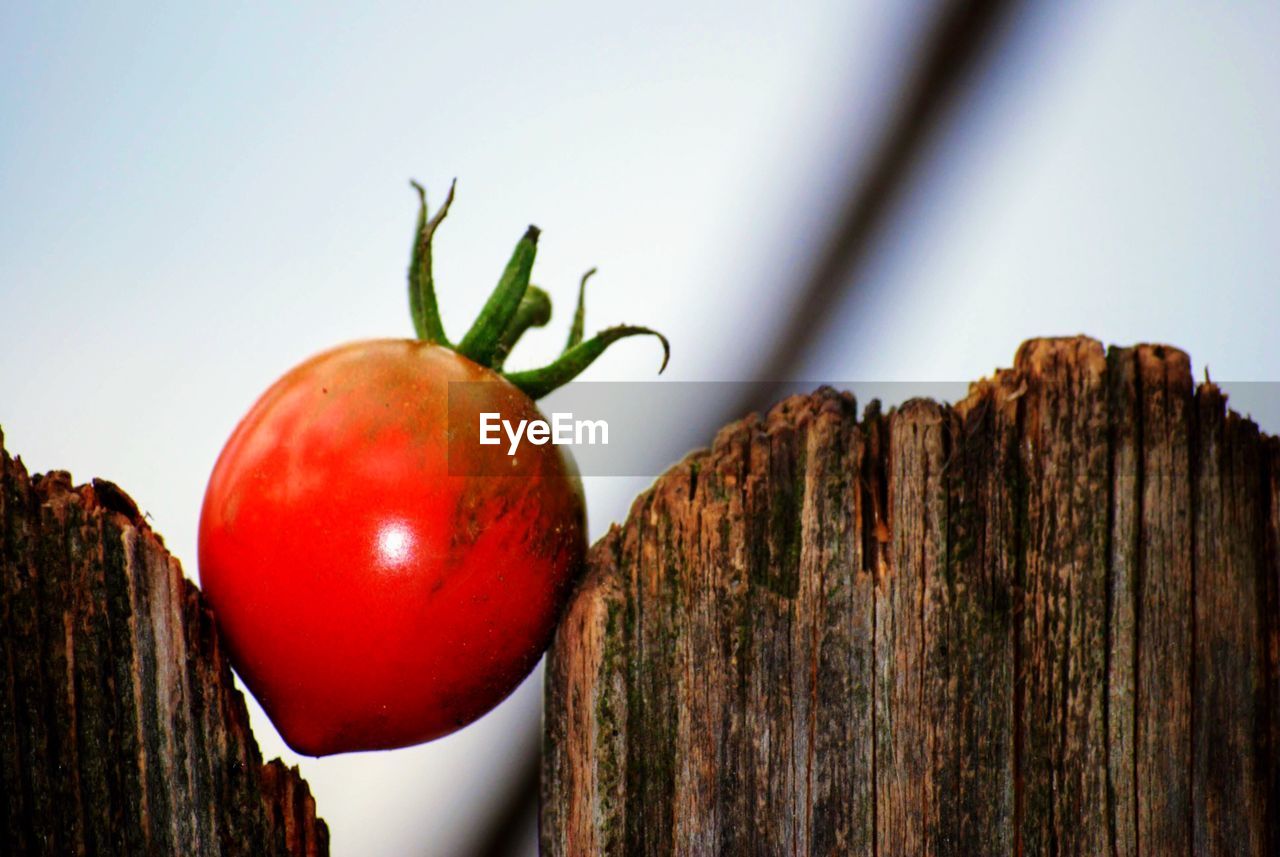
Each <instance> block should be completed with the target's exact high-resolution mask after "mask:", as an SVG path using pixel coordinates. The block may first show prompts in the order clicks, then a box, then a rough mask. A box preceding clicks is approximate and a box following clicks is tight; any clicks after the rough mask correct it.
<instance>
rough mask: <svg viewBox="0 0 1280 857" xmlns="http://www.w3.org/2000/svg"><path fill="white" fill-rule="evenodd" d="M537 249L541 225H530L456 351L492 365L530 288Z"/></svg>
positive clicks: (473, 359)
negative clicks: (504, 335)
mask: <svg viewBox="0 0 1280 857" xmlns="http://www.w3.org/2000/svg"><path fill="white" fill-rule="evenodd" d="M537 252H538V227H536V226H530V227H529V230H528V231H527V232H525V234H524V237H523V238H521V239H520V242H519V243H518V244H516V249H515V251H514V252H513V253H512V254H511V261H510V262H508V263H507V267H506V270H504V271H503V272H502V278H501V279H500V280H498V286H497V288H495V289H494V290H493V294H492V295H490V296H489V300H488V301H487V302H486V303H485V305H484V309H482V310H480V315H479V317H478V318H477V319H476V321H475V324H473V325H471V329H470V330H468V331H467V335H466V336H464V337H462V341H461V342H459V343H458V347H457V352H458V353H459V354H461V355H462V356H463V357H466V358H468V359H470V360H472V361H474V362H476V363H479V364H480V365H481V366H489V365H491V362H492V360H493V352H494V349H495V348H497V347H498V340H499V339H500V338H501V337H502V334H503V331H505V330H506V329H507V326H508V325H509V324H511V319H512V318H513V317H514V316H515V314H516V310H517V309H519V307H520V301H521V299H522V298H523V297H524V293H525V291H526V290H527V289H528V288H529V274H530V272H531V271H532V270H533V259H534V256H536V255H537Z"/></svg>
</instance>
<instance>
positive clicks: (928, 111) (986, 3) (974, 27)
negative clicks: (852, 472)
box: [470, 0, 1020, 857]
mask: <svg viewBox="0 0 1280 857" xmlns="http://www.w3.org/2000/svg"><path fill="white" fill-rule="evenodd" d="M1019 5H1020V3H1019V2H1018V0H945V2H942V3H940V4H939V6H938V13H937V18H936V20H935V23H934V24H933V26H932V27H931V28H930V30H929V33H928V35H927V36H926V37H925V39H924V41H923V42H922V44H921V47H920V50H919V52H918V54H917V60H916V62H915V63H914V64H913V66H912V69H911V71H910V73H909V74H908V75H907V77H906V79H905V81H904V83H903V86H902V89H901V91H900V94H899V96H898V97H897V99H896V100H895V103H897V104H898V105H900V108H899V109H898V111H897V112H896V113H895V114H894V116H893V118H892V119H891V120H890V122H889V123H888V125H887V126H886V127H885V129H884V131H883V133H882V134H881V135H880V138H879V141H878V143H877V145H876V147H875V149H873V151H872V154H871V155H870V157H869V158H868V159H867V160H866V162H865V164H864V166H863V168H862V169H861V170H859V171H858V172H856V173H855V174H854V176H853V177H852V180H851V181H850V183H849V189H848V192H847V194H846V196H845V200H846V201H845V204H844V205H843V206H842V208H841V209H840V212H839V214H838V216H837V220H836V226H835V228H834V229H833V230H832V234H831V237H830V239H829V240H828V242H827V245H826V247H825V249H824V250H823V252H822V253H821V254H820V256H819V258H818V261H817V264H815V265H814V267H813V268H812V270H811V271H810V272H809V273H808V275H807V276H806V278H805V279H804V280H803V281H802V282H801V284H800V287H799V290H798V291H799V292H800V297H799V298H798V299H797V300H796V301H795V302H794V303H793V305H792V308H791V311H790V313H789V314H788V316H787V317H786V319H785V321H784V323H783V325H782V327H781V333H780V334H779V335H778V336H777V337H776V338H775V339H774V342H773V345H772V346H771V348H770V349H769V351H768V352H767V354H766V356H765V359H764V360H763V361H762V362H761V364H760V368H759V370H758V372H757V375H758V377H761V378H767V379H778V381H777V382H775V383H774V384H772V385H770V384H764V385H753V388H752V394H751V396H750V399H744V400H743V401H739V402H737V403H735V407H733V408H730V409H729V410H728V412H727V413H726V414H725V415H724V416H725V418H726V419H731V418H734V417H737V416H740V415H741V414H744V413H747V412H748V411H750V410H752V409H755V408H759V407H761V406H763V405H766V404H768V402H769V401H770V397H771V396H772V395H773V394H774V393H776V391H777V389H778V388H779V387H780V386H781V384H780V382H781V380H782V379H785V378H787V377H788V376H789V375H790V374H791V373H792V372H794V371H795V370H796V369H797V368H799V367H800V365H801V363H802V361H803V360H804V358H805V356H806V355H807V354H808V352H809V349H810V348H811V347H812V343H813V342H814V341H816V339H817V338H818V337H817V335H816V334H817V333H818V332H819V331H820V330H821V328H822V327H823V326H824V325H825V323H826V322H827V320H828V319H829V317H830V314H831V312H832V310H833V308H834V307H835V305H836V304H837V303H839V301H840V300H842V299H843V298H844V297H845V295H846V294H848V293H849V292H851V291H853V290H855V289H856V288H857V287H858V285H859V278H858V276H857V275H858V271H859V268H860V266H861V265H862V263H863V262H865V260H866V259H867V258H868V256H869V255H870V251H871V250H872V249H874V245H875V242H876V239H877V238H878V237H879V232H880V228H881V226H882V225H883V222H884V220H885V218H886V216H887V215H888V214H889V213H890V212H891V210H892V208H893V204H894V203H895V202H896V201H897V200H898V199H899V198H900V197H901V195H902V193H903V191H904V190H905V189H906V187H907V186H908V185H909V183H910V179H911V177H912V174H913V170H914V168H915V166H916V165H917V164H918V163H919V162H920V161H921V160H922V158H923V156H924V155H925V154H926V153H927V151H928V148H929V144H930V143H932V142H934V140H935V139H936V138H937V137H938V136H940V132H941V131H942V130H943V129H944V127H945V124H946V123H945V121H944V120H945V119H946V118H947V113H948V108H949V107H950V106H951V105H952V104H953V103H954V102H955V101H956V100H957V98H958V96H960V95H962V94H963V93H964V91H965V90H966V88H967V86H968V85H970V84H972V83H973V82H974V78H975V77H976V75H975V72H976V70H977V69H978V68H979V66H980V65H981V64H982V62H983V61H984V60H985V59H987V58H988V57H989V55H990V54H992V53H993V52H994V49H995V47H996V46H997V43H998V41H999V39H998V37H999V36H1000V35H1001V34H1002V32H1003V31H1004V29H1005V27H1006V25H1007V24H1008V23H1009V22H1010V19H1011V18H1012V13H1013V12H1014V10H1015V9H1016V8H1017V7H1018V6H1019ZM518 764H519V766H520V767H519V773H518V775H517V777H516V778H514V779H513V780H512V783H513V786H512V788H511V790H510V792H509V794H510V799H509V800H507V801H505V802H504V804H503V806H502V807H501V808H500V810H499V811H498V812H497V813H495V814H494V816H493V820H492V823H491V824H490V825H489V826H488V828H487V830H486V833H485V835H484V836H483V838H481V839H480V840H478V841H477V842H476V843H475V846H474V847H473V849H472V850H471V851H470V853H471V854H472V855H475V857H508V855H512V854H516V853H519V849H520V847H521V844H522V842H521V836H522V834H523V832H524V828H523V827H522V825H521V822H522V821H524V820H526V819H528V817H529V815H530V814H531V813H533V812H535V811H536V806H537V800H538V774H539V759H538V756H537V754H531V755H530V756H528V757H527V758H523V759H521V760H519V762H518Z"/></svg>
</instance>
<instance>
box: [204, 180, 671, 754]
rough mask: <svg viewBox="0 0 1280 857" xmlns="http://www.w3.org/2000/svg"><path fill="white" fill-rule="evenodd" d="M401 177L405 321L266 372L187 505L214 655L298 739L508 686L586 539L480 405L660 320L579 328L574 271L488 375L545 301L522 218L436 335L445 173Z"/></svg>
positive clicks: (533, 453) (512, 413) (337, 738)
mask: <svg viewBox="0 0 1280 857" xmlns="http://www.w3.org/2000/svg"><path fill="white" fill-rule="evenodd" d="M415 187H417V186H416V185H415ZM418 191H419V193H420V194H421V197H422V198H421V206H420V209H419V215H418V225H417V227H416V229H415V232H414V244H413V255H412V259H411V262H410V268H409V304H410V309H411V312H412V315H413V321H414V327H415V330H416V331H417V333H418V337H419V339H418V340H398V339H382V340H374V341H370V342H356V343H352V344H350V345H345V346H342V347H340V348H335V349H333V350H332V351H328V352H325V353H324V354H321V355H319V356H317V357H314V358H312V359H311V360H308V361H307V362H305V363H303V364H302V365H300V366H298V367H297V368H295V369H294V370H292V371H291V372H289V373H288V374H287V375H285V376H284V377H283V378H281V379H280V380H279V381H277V382H276V383H275V385H274V386H272V387H271V389H269V390H267V392H266V393H265V394H263V396H262V398H261V399H259V400H258V402H257V404H255V405H254V406H253V408H252V410H250V411H249V413H248V415H246V416H245V418H244V419H243V420H242V421H241V422H240V425H239V426H238V427H237V428H236V430H235V432H234V433H233V434H232V436H231V439H230V440H228V441H227V445H226V447H225V448H224V449H223V450H222V454H221V456H219V458H218V462H217V464H216V465H215V466H214V470H213V475H212V477H210V479H209V487H208V489H207V490H206V492H205V498H204V508H203V510H202V512H201V517H200V549H199V553H200V579H201V583H202V584H203V586H204V589H205V593H206V594H207V595H208V598H209V601H210V603H211V605H212V606H213V610H214V613H215V615H216V617H217V621H218V626H219V629H220V631H221V633H222V636H223V638H224V640H225V641H226V644H227V647H228V649H229V651H230V655H231V661H232V664H233V665H234V666H235V668H236V670H237V672H239V674H240V676H241V678H243V679H244V682H245V684H247V685H248V687H249V689H250V690H251V691H252V692H253V693H254V695H255V696H256V697H257V698H258V700H259V701H260V702H261V703H262V707H263V708H264V709H265V710H266V712H267V714H268V715H270V717H271V719H272V720H273V721H274V722H275V724H276V727H277V728H278V729H279V731H280V734H281V735H282V736H283V737H284V739H285V740H286V741H287V742H288V743H289V745H290V746H291V747H293V748H294V749H295V750H298V751H299V752H302V753H308V754H311V755H316V756H320V755H325V754H328V753H339V752H345V751H350V750H375V749H385V748H391V747H402V746H406V745H409V744H416V743H419V742H422V741H428V740H431V739H432V738H436V737H439V736H441V735H444V734H447V733H449V732H452V731H453V730H455V729H457V728H459V727H461V726H464V725H466V724H467V723H469V722H471V721H472V720H474V719H475V718H477V717H479V716H480V715H482V714H484V713H485V712H486V711H488V710H489V709H490V708H492V707H493V706H494V705H496V704H497V703H498V702H499V701H501V700H502V699H503V697H505V696H506V695H507V694H508V693H510V692H511V691H512V689H513V688H515V686H516V685H517V684H519V683H520V681H521V679H523V678H524V677H525V676H526V675H528V674H529V671H530V670H531V669H532V668H533V666H534V664H535V663H537V660H538V658H539V656H541V654H542V652H543V650H545V649H546V647H547V645H548V644H549V643H550V641H551V635H552V632H553V631H554V629H555V624H556V621H557V619H558V617H559V615H560V611H561V609H562V608H563V606H564V603H565V600H566V599H567V597H568V594H569V590H570V588H571V586H572V584H573V581H574V576H575V574H576V573H577V571H578V570H579V569H580V568H581V566H582V562H583V557H584V554H585V551H586V521H585V506H584V502H583V498H582V490H581V487H580V484H579V482H578V479H577V476H576V473H575V471H574V469H573V467H572V462H571V461H570V460H569V459H568V458H567V457H566V456H564V455H562V453H561V450H560V449H559V448H558V447H556V446H554V445H553V444H546V445H537V444H535V443H525V444H522V445H521V446H520V451H519V452H518V453H517V454H516V455H514V456H507V450H506V448H505V447H504V446H503V445H502V444H498V445H495V446H484V445H481V444H480V443H479V422H480V414H481V413H482V412H496V413H498V414H500V415H501V418H502V419H506V420H509V421H510V422H511V423H512V424H518V423H519V421H520V420H529V421H533V420H541V419H542V416H541V414H539V413H538V409H537V407H536V406H535V405H534V403H533V400H534V399H536V398H538V397H540V396H543V395H545V394H546V393H548V392H550V391H551V390H553V389H555V388H556V387H558V386H560V385H562V384H565V383H567V382H568V381H570V380H571V379H572V378H573V377H575V376H576V375H577V374H578V373H579V372H581V371H582V370H583V369H585V368H586V367H587V366H588V365H590V363H591V362H592V361H593V360H594V359H595V358H596V357H598V356H599V355H600V354H601V353H602V352H603V351H604V350H605V349H606V348H607V347H608V346H609V345H610V344H611V343H613V342H616V341H617V340H619V339H622V338H625V337H629V336H637V335H652V336H657V337H658V338H659V339H660V340H661V341H662V345H663V353H664V360H663V366H664V367H665V366H666V360H665V354H666V353H667V341H666V339H665V338H663V337H662V336H661V334H658V333H655V332H654V331H652V330H649V329H648V328H645V327H636V326H625V325H624V326H617V327H611V328H608V329H606V330H603V331H601V332H600V333H598V334H596V335H595V336H593V337H591V338H589V339H584V338H583V335H582V323H583V303H582V299H583V290H584V288H585V285H586V280H587V276H590V274H591V273H592V272H588V274H587V276H584V277H583V280H582V285H581V286H580V287H579V290H578V306H577V311H576V313H575V314H574V319H573V324H572V327H571V329H570V332H569V339H568V342H567V343H566V345H565V348H564V351H563V353H562V354H561V355H560V357H559V358H558V359H557V360H555V361H554V362H553V363H552V364H551V365H549V366H546V367H543V368H542V369H535V370H529V371H524V372H514V373H507V374H502V371H501V370H502V366H503V363H504V361H505V360H506V357H507V354H508V353H509V352H510V350H511V348H512V346H514V345H515V344H516V342H517V341H518V340H519V338H520V336H521V335H522V334H523V333H524V332H525V331H526V330H528V329H529V328H531V327H540V326H542V325H544V324H546V322H547V320H548V319H549V318H550V315H551V302H550V298H549V297H548V296H547V294H546V293H545V292H543V291H542V290H540V289H538V288H536V287H534V286H530V285H529V276H530V271H531V269H532V266H533V260H534V256H535V253H536V247H537V240H538V230H537V229H535V228H534V227H530V228H529V231H528V232H527V233H526V234H525V236H524V238H522V239H521V240H520V242H519V243H518V244H517V245H516V250H515V252H514V253H513V255H512V257H511V261H510V262H509V263H508V264H507V267H506V270H505V271H504V272H503V274H502V278H501V279H500V280H499V282H498V286H497V288H496V289H495V290H494V293H493V295H492V296H491V297H490V298H489V301H488V302H487V303H486V304H485V307H484V309H483V310H482V311H481V313H480V317H479V318H478V319H477V320H476V322H475V324H474V325H472V327H471V329H470V330H469V331H468V332H467V334H466V336H464V337H463V338H462V339H461V340H459V342H458V343H457V344H456V345H454V344H452V343H450V342H449V340H448V337H447V336H446V335H445V332H444V328H443V326H442V324H441V322H440V318H439V314H438V311H437V308H436V298H435V286H434V280H433V278H432V274H431V236H432V233H433V232H434V231H435V229H436V227H437V226H439V224H440V222H441V221H442V220H443V219H444V216H445V213H446V212H447V211H448V208H449V203H450V201H451V200H452V199H453V191H452V189H450V192H449V196H448V198H447V199H446V200H445V204H444V206H443V207H442V208H441V210H440V211H439V212H437V213H436V215H435V216H434V217H431V218H428V217H427V207H426V198H425V192H424V191H423V190H422V188H421V187H418ZM451 382H470V383H467V384H462V385H454V386H452V387H451ZM451 392H452V393H453V394H454V398H453V401H452V402H450V393H451ZM491 474H499V475H491Z"/></svg>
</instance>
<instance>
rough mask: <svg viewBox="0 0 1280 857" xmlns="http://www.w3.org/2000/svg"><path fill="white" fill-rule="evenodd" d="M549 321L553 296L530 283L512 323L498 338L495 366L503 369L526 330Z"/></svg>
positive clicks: (493, 363)
mask: <svg viewBox="0 0 1280 857" xmlns="http://www.w3.org/2000/svg"><path fill="white" fill-rule="evenodd" d="M549 321H551V296H550V295H548V294H547V293H546V292H544V291H543V290H542V289H540V288H538V287H537V286H534V285H530V286H529V290H528V291H527V292H525V293H524V297H523V298H521V299H520V306H518V307H516V314H515V317H513V318H512V319H511V323H510V324H509V325H507V329H506V330H504V331H503V332H502V336H501V337H500V338H499V339H498V347H497V348H495V349H494V350H493V362H492V365H493V368H494V369H498V370H501V369H502V364H504V363H505V362H506V361H507V355H508V354H510V353H511V349H512V348H514V347H515V344H516V343H517V342H518V341H519V340H520V337H521V336H523V335H524V332H525V331H526V330H528V329H529V328H531V327H544V326H546V324H547V322H549Z"/></svg>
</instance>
